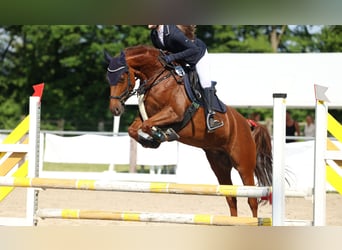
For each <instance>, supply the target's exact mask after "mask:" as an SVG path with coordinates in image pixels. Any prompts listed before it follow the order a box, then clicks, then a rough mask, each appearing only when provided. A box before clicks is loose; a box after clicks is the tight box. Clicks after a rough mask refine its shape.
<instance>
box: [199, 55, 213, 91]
mask: <svg viewBox="0 0 342 250" xmlns="http://www.w3.org/2000/svg"><path fill="white" fill-rule="evenodd" d="M196 70H197V73H198V77H199V80H200V82H201V86H202V88H209V87H211V81H212V80H211V71H210V58H209V56H208V51H207V50H206V51H205V54H204V55H203V57H202V58H201V60H199V61H198V63H197V64H196Z"/></svg>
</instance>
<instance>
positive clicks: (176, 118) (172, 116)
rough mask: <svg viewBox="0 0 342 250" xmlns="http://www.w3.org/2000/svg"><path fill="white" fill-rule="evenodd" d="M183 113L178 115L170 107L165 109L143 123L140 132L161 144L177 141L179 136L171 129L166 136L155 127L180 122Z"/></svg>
mask: <svg viewBox="0 0 342 250" xmlns="http://www.w3.org/2000/svg"><path fill="white" fill-rule="evenodd" d="M183 113H184V112H182V115H180V114H178V113H177V112H175V110H174V109H173V108H172V107H171V106H168V107H165V108H163V109H162V110H161V111H160V112H158V113H157V114H155V115H153V116H151V117H150V118H148V119H147V120H145V121H143V123H142V125H141V130H142V131H143V132H145V133H147V134H149V135H151V136H152V137H153V138H155V139H156V140H159V141H161V142H163V141H170V140H175V139H178V137H179V136H178V135H177V134H176V132H175V131H173V130H172V129H169V130H168V134H165V133H164V132H162V131H161V130H160V129H158V128H157V127H159V126H165V125H170V124H172V123H176V122H180V121H182V119H183Z"/></svg>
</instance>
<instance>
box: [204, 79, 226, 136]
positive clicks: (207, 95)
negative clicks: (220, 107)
mask: <svg viewBox="0 0 342 250" xmlns="http://www.w3.org/2000/svg"><path fill="white" fill-rule="evenodd" d="M215 91H216V90H215V87H214V86H212V87H210V88H204V99H205V103H206V113H207V114H206V122H207V128H208V132H211V131H213V130H215V129H217V128H219V127H222V126H223V122H222V121H218V120H215V119H214V115H215V111H214V110H213V99H214V96H215Z"/></svg>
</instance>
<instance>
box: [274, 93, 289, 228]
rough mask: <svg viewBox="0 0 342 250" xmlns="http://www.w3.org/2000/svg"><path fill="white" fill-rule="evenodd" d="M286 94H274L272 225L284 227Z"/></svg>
mask: <svg viewBox="0 0 342 250" xmlns="http://www.w3.org/2000/svg"><path fill="white" fill-rule="evenodd" d="M286 96H287V95H286V94H284V93H274V94H273V175H272V176H273V188H272V225H273V226H283V225H284V221H285V159H284V155H285V137H286V133H285V124H286V121H285V117H286V116H285V114H286Z"/></svg>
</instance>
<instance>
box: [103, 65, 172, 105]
mask: <svg viewBox="0 0 342 250" xmlns="http://www.w3.org/2000/svg"><path fill="white" fill-rule="evenodd" d="M120 70H123V71H124V72H123V74H126V73H127V78H128V79H127V87H126V89H125V91H124V92H122V93H121V94H120V95H118V96H113V95H110V96H109V99H116V100H119V101H120V102H121V103H125V102H126V100H127V99H128V98H130V97H131V96H133V95H135V94H136V93H138V94H139V95H140V94H144V93H146V92H147V91H149V90H150V89H151V88H152V87H153V86H155V85H157V84H159V83H160V82H162V81H164V80H166V79H167V78H169V77H170V76H172V73H171V72H170V73H169V74H167V75H165V76H163V77H161V78H160V76H161V75H162V74H163V73H164V72H165V71H166V70H167V69H166V68H165V67H163V70H161V71H160V72H158V73H156V74H155V75H153V76H152V77H150V78H149V79H146V80H144V81H143V83H142V84H140V86H139V88H138V89H134V90H131V89H132V87H133V86H134V85H133V84H132V81H131V77H130V70H129V67H128V66H127V64H125V65H124V66H121V67H119V68H117V69H110V68H109V67H108V68H107V72H109V73H115V72H118V71H120Z"/></svg>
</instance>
